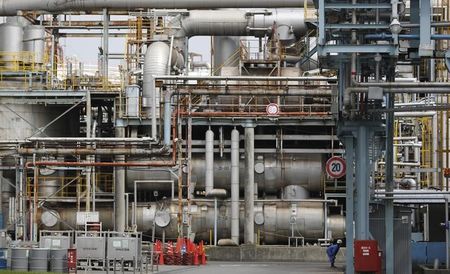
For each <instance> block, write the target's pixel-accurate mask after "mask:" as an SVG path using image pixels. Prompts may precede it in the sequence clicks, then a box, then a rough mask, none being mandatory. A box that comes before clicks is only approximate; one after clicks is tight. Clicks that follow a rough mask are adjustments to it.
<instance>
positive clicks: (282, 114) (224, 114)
mask: <svg viewBox="0 0 450 274" xmlns="http://www.w3.org/2000/svg"><path fill="white" fill-rule="evenodd" d="M180 115H181V116H191V117H259V118H264V117H268V118H277V117H302V116H327V115H330V112H307V111H297V112H280V113H278V114H277V115H273V116H269V115H268V114H267V113H266V112H237V111H236V112H181V113H180Z"/></svg>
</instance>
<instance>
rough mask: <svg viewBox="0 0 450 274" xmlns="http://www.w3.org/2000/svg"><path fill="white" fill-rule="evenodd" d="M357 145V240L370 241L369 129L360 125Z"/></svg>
mask: <svg viewBox="0 0 450 274" xmlns="http://www.w3.org/2000/svg"><path fill="white" fill-rule="evenodd" d="M357 133H358V138H357V144H356V160H355V162H356V208H355V211H356V215H355V216H356V220H355V230H356V231H355V232H356V233H355V234H356V239H357V240H368V239H369V216H368V215H369V176H370V172H369V157H368V154H369V153H368V147H369V144H368V138H369V134H368V127H367V126H365V125H359V126H358V129H357Z"/></svg>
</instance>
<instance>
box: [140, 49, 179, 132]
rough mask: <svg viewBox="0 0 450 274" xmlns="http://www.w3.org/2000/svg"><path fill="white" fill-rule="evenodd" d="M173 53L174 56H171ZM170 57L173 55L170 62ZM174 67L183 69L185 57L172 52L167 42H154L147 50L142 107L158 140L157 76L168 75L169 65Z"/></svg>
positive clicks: (174, 51)
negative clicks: (155, 77)
mask: <svg viewBox="0 0 450 274" xmlns="http://www.w3.org/2000/svg"><path fill="white" fill-rule="evenodd" d="M171 53H172V54H171ZM169 55H171V57H170V60H169ZM169 61H170V64H171V65H172V66H173V67H178V68H182V67H183V64H184V59H183V56H182V55H181V54H180V53H179V52H178V51H176V50H172V51H171V50H170V46H169V45H168V44H167V43H165V42H154V43H152V44H150V46H148V48H147V52H146V54H145V61H144V82H143V89H142V107H143V108H144V111H145V112H146V113H147V118H150V117H151V119H152V130H151V136H152V138H154V139H156V136H157V135H156V134H157V127H156V126H157V121H156V119H157V113H158V110H157V108H158V106H159V94H157V92H156V87H155V82H154V79H153V77H154V76H155V75H166V74H168V64H169Z"/></svg>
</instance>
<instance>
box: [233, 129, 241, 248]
mask: <svg viewBox="0 0 450 274" xmlns="http://www.w3.org/2000/svg"><path fill="white" fill-rule="evenodd" d="M231 240H232V241H233V242H235V243H236V244H239V131H238V130H237V129H233V131H231Z"/></svg>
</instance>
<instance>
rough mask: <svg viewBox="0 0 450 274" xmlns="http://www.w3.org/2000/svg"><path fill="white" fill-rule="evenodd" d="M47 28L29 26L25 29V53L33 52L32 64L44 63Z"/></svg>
mask: <svg viewBox="0 0 450 274" xmlns="http://www.w3.org/2000/svg"><path fill="white" fill-rule="evenodd" d="M44 50H45V28H44V27H43V26H36V25H29V26H26V27H25V28H24V29H23V51H27V52H31V53H32V55H31V57H30V58H31V59H30V60H27V61H29V62H31V63H37V64H42V63H44Z"/></svg>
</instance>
